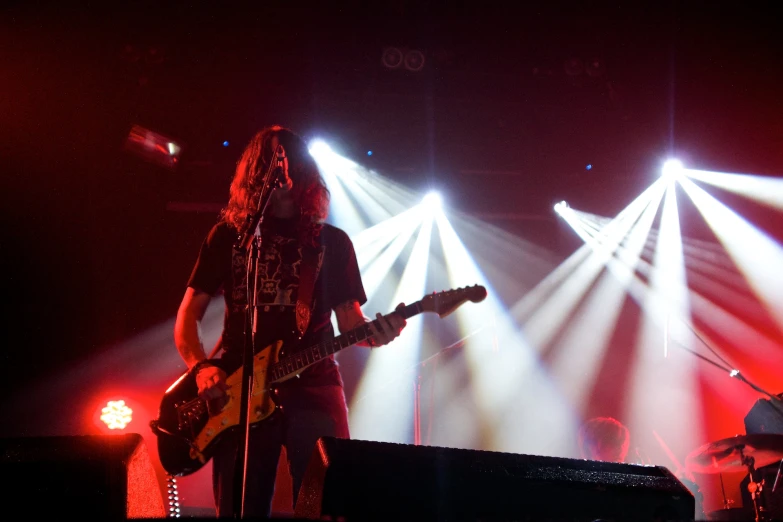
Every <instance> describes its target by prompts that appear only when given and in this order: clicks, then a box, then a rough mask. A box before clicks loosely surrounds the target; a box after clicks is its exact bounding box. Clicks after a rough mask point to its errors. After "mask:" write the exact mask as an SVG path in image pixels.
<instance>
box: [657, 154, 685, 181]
mask: <svg viewBox="0 0 783 522" xmlns="http://www.w3.org/2000/svg"><path fill="white" fill-rule="evenodd" d="M684 171H685V167H683V165H682V161H680V160H678V159H670V160H666V162H665V163H664V164H663V168H662V169H661V173H662V174H663V176H664V177H666V178H670V179H672V178H673V179H677V178H679V177H680V176H682V173H683V172H684Z"/></svg>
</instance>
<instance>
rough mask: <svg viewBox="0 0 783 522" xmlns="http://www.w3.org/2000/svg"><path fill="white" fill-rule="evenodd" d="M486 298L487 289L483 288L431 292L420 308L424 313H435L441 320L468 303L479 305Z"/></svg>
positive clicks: (467, 287)
mask: <svg viewBox="0 0 783 522" xmlns="http://www.w3.org/2000/svg"><path fill="white" fill-rule="evenodd" d="M486 297H487V289H486V288H484V287H483V286H481V285H473V286H466V287H463V288H456V289H454V290H444V291H442V292H433V293H431V294H429V295H427V296H425V297H424V299H422V300H421V307H422V310H423V311H424V312H435V313H436V314H438V315H439V316H440V317H441V318H443V317H446V316H447V315H449V314H451V313H452V312H454V310H456V309H457V308H459V307H460V306H462V305H463V304H464V303H466V302H468V301H470V302H472V303H480V302H481V301H483V300H484V299H485V298H486Z"/></svg>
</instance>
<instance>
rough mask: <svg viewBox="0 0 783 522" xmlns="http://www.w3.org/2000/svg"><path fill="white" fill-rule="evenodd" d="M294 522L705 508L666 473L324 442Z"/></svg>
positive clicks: (654, 514)
mask: <svg viewBox="0 0 783 522" xmlns="http://www.w3.org/2000/svg"><path fill="white" fill-rule="evenodd" d="M294 514H295V516H296V517H299V518H306V519H322V520H323V519H331V520H339V519H344V520H346V521H347V522H351V521H353V520H362V521H364V520H429V521H432V520H444V521H445V520H448V521H463V520H464V521H468V520H470V521H474V522H475V521H500V520H503V521H512V520H525V521H531V522H532V521H550V520H568V521H570V522H577V521H586V522H593V521H596V520H611V521H612V522H620V521H626V520H627V521H631V520H633V521H654V520H660V521H664V520H693V519H694V518H695V499H694V497H693V494H692V493H691V492H690V491H689V490H688V489H687V488H686V487H685V486H684V485H683V484H682V483H681V482H680V481H679V480H677V478H676V477H675V476H674V475H673V474H672V473H671V472H670V471H669V470H667V469H666V468H664V467H660V466H639V465H634V464H617V463H610V462H598V461H589V460H578V459H566V458H556V457H543V456H535V455H520V454H511V453H499V452H490V451H474V450H465V449H454V448H442V447H433V446H412V445H405V444H392V443H383V442H370V441H363V440H348V439H336V438H333V437H323V438H321V439H319V441H318V443H317V445H316V448H315V450H314V452H313V455H312V458H311V460H310V462H309V464H308V468H307V470H306V472H305V476H304V479H303V482H302V486H301V489H300V490H299V495H298V500H297V504H296V507H295V509H294Z"/></svg>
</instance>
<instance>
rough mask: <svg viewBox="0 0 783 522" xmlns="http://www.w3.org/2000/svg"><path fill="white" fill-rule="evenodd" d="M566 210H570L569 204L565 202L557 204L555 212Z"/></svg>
mask: <svg viewBox="0 0 783 522" xmlns="http://www.w3.org/2000/svg"><path fill="white" fill-rule="evenodd" d="M564 208H568V203H566V202H565V201H559V202H557V203H555V212H558V213H559V212H560V211H561V210H563V209H564Z"/></svg>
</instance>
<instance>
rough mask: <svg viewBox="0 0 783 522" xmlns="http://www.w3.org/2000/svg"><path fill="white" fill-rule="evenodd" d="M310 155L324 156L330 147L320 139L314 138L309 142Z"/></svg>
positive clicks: (329, 150)
mask: <svg viewBox="0 0 783 522" xmlns="http://www.w3.org/2000/svg"><path fill="white" fill-rule="evenodd" d="M309 150H310V155H312V156H313V157H318V156H321V157H323V156H326V155H328V154H329V153H331V152H332V148H331V147H329V145H327V144H326V143H324V142H323V141H321V140H314V141H311V142H310V147H309Z"/></svg>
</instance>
